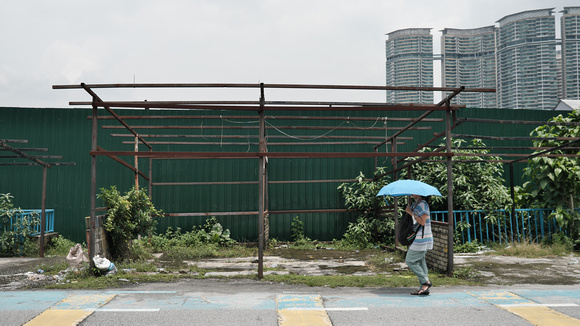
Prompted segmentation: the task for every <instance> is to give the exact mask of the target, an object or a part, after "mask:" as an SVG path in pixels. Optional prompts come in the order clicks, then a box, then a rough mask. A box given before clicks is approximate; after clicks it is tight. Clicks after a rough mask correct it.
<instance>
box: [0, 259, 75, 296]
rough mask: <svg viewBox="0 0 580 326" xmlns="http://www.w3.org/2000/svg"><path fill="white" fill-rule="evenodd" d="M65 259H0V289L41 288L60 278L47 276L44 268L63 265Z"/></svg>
mask: <svg viewBox="0 0 580 326" xmlns="http://www.w3.org/2000/svg"><path fill="white" fill-rule="evenodd" d="M64 261H65V258H64V257H47V258H24V257H17V258H0V289H2V290H11V289H20V288H40V287H43V286H45V285H46V284H50V283H53V282H55V280H56V279H57V278H58V277H55V276H53V275H46V274H45V273H44V272H45V271H44V270H42V268H43V266H54V265H59V264H62V263H63V262H64Z"/></svg>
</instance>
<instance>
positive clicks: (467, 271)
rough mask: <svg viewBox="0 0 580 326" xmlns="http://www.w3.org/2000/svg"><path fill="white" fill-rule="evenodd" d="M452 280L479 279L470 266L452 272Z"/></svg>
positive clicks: (475, 271) (476, 272) (477, 272)
mask: <svg viewBox="0 0 580 326" xmlns="http://www.w3.org/2000/svg"><path fill="white" fill-rule="evenodd" d="M453 277H454V278H460V279H464V280H473V279H476V278H477V277H479V271H477V270H475V269H474V268H473V267H471V266H466V267H462V268H460V269H456V270H455V271H454V272H453Z"/></svg>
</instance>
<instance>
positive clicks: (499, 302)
mask: <svg viewBox="0 0 580 326" xmlns="http://www.w3.org/2000/svg"><path fill="white" fill-rule="evenodd" d="M470 294H471V295H473V296H475V297H477V298H479V299H482V300H486V301H487V302H489V303H491V304H493V305H495V306H497V307H500V308H502V309H504V310H506V311H509V312H511V313H512V314H514V315H516V316H519V317H522V318H523V319H525V320H527V321H529V322H530V323H532V324H533V325H550V326H559V325H576V326H580V320H579V319H576V318H572V317H570V316H568V315H565V314H563V313H561V312H558V311H556V310H554V309H551V308H549V307H547V305H541V304H538V303H537V302H534V301H532V300H529V299H526V298H523V297H520V296H519V295H517V294H514V293H511V292H474V293H470Z"/></svg>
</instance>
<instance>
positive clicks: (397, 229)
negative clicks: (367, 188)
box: [385, 136, 399, 248]
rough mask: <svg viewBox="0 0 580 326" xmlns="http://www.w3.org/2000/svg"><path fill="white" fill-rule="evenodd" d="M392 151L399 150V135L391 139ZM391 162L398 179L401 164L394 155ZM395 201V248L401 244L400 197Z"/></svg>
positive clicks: (394, 177) (394, 179) (395, 178)
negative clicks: (398, 169) (398, 167)
mask: <svg viewBox="0 0 580 326" xmlns="http://www.w3.org/2000/svg"><path fill="white" fill-rule="evenodd" d="M385 151H387V152H388V151H389V146H388V145H387V144H385ZM391 152H392V153H396V152H397V137H396V136H395V137H393V138H392V139H391ZM391 164H392V165H393V171H394V172H393V181H397V166H398V165H399V163H398V161H397V157H396V156H393V158H392V161H391ZM393 198H394V199H393V200H394V201H395V203H394V205H395V212H394V213H393V216H394V217H395V248H396V247H397V246H398V245H399V199H398V197H393Z"/></svg>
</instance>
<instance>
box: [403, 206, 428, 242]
mask: <svg viewBox="0 0 580 326" xmlns="http://www.w3.org/2000/svg"><path fill="white" fill-rule="evenodd" d="M421 228H423V226H422V225H419V227H418V228H417V230H414V228H413V218H412V217H411V215H409V213H405V216H403V218H401V220H400V221H399V243H400V244H402V245H403V246H410V245H411V243H413V241H415V237H416V236H417V232H419V229H421ZM423 235H425V229H423Z"/></svg>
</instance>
